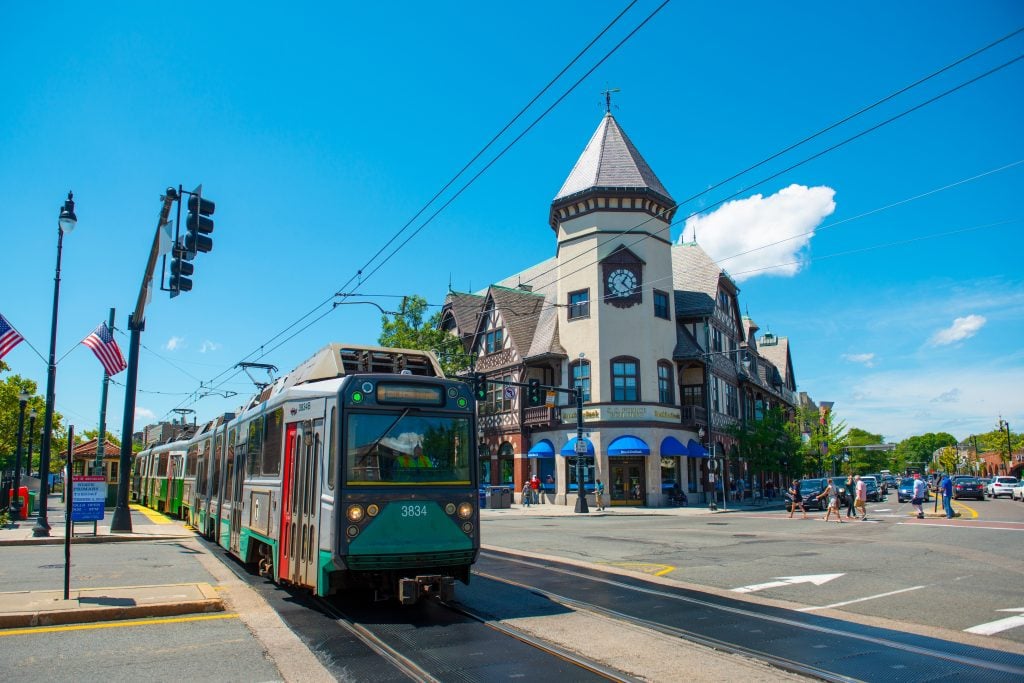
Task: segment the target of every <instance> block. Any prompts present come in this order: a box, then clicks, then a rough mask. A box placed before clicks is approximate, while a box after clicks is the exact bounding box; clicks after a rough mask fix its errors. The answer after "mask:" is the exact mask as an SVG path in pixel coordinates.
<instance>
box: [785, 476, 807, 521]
mask: <svg viewBox="0 0 1024 683" xmlns="http://www.w3.org/2000/svg"><path fill="white" fill-rule="evenodd" d="M789 500H790V504H789V518H790V519H793V513H794V512H796V506H797V505H799V506H800V509H801V510H802V511H803V513H804V519H807V508H806V507H804V497H803V496H802V495H800V482H799V481H798V480H796V479H794V480H793V485H792V486H791V487H789Z"/></svg>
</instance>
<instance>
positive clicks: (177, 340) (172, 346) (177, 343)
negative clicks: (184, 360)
mask: <svg viewBox="0 0 1024 683" xmlns="http://www.w3.org/2000/svg"><path fill="white" fill-rule="evenodd" d="M184 345H185V338H184V337H171V338H170V339H168V340H167V343H166V344H164V348H165V349H167V350H168V351H177V350H178V349H180V348H184Z"/></svg>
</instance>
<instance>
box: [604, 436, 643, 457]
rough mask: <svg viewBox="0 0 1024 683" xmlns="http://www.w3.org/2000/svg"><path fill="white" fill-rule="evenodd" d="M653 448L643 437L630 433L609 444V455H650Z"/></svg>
mask: <svg viewBox="0 0 1024 683" xmlns="http://www.w3.org/2000/svg"><path fill="white" fill-rule="evenodd" d="M650 454H651V449H650V448H649V447H648V446H647V444H646V443H644V440H643V439H638V438H637V437H635V436H630V435H629V434H627V435H625V436H620V437H619V438H617V439H615V440H614V441H612V442H611V444H609V446H608V455H650Z"/></svg>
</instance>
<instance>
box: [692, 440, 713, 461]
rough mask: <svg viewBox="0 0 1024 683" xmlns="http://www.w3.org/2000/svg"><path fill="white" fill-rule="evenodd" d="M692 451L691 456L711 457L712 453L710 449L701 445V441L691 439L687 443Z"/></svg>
mask: <svg viewBox="0 0 1024 683" xmlns="http://www.w3.org/2000/svg"><path fill="white" fill-rule="evenodd" d="M686 446H687V448H688V449H689V451H690V457H691V458H710V457H711V454H710V453H708V449H706V448H704V447H703V446H701V445H700V444H699V443H697V442H696V441H694V440H693V439H690V441H689V443H687V444H686Z"/></svg>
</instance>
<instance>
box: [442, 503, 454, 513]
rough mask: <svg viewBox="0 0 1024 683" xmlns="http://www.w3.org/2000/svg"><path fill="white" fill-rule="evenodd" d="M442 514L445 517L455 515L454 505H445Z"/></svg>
mask: <svg viewBox="0 0 1024 683" xmlns="http://www.w3.org/2000/svg"><path fill="white" fill-rule="evenodd" d="M444 513H445V514H446V515H454V514H455V503H448V504H447V505H445V506H444Z"/></svg>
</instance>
